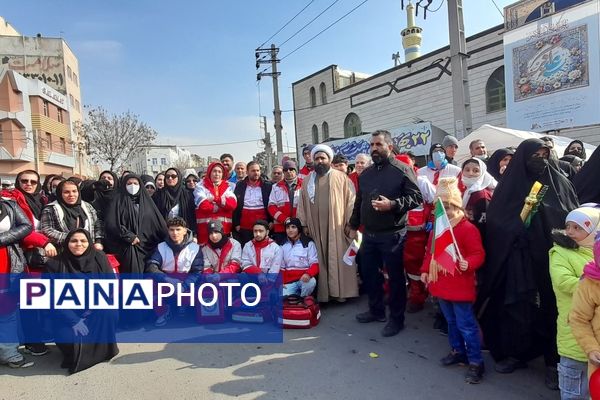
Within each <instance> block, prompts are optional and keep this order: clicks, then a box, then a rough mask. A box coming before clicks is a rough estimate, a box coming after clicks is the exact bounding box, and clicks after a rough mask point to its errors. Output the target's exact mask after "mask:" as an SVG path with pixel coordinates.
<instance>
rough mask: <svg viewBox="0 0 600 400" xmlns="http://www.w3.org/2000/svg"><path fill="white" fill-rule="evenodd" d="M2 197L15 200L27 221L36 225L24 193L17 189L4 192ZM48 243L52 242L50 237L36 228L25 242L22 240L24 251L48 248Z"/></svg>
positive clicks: (24, 239) (25, 238) (26, 237)
mask: <svg viewBox="0 0 600 400" xmlns="http://www.w3.org/2000/svg"><path fill="white" fill-rule="evenodd" d="M2 197H6V198H9V199H13V200H14V201H15V202H16V203H17V204H18V205H19V207H21V209H22V210H23V212H24V213H25V215H27V219H28V220H29V221H30V222H31V223H32V224H34V220H33V212H31V208H29V204H27V201H26V200H25V196H24V195H23V193H21V192H19V191H18V190H16V189H14V190H2ZM48 243H50V240H48V237H47V236H46V235H44V234H43V233H42V232H40V231H38V230H36V227H35V226H34V227H33V230H32V231H31V233H30V234H29V235H27V236H25V237H24V238H23V240H21V246H22V247H23V250H26V249H31V248H33V247H41V248H44V247H46V245H47V244H48Z"/></svg>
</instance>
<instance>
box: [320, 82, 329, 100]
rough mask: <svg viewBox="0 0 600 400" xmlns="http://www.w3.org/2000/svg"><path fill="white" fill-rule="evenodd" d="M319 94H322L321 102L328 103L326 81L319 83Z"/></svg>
mask: <svg viewBox="0 0 600 400" xmlns="http://www.w3.org/2000/svg"><path fill="white" fill-rule="evenodd" d="M319 94H320V95H321V104H327V88H326V87H325V83H324V82H321V85H319Z"/></svg>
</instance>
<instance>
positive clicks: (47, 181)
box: [42, 174, 58, 196]
mask: <svg viewBox="0 0 600 400" xmlns="http://www.w3.org/2000/svg"><path fill="white" fill-rule="evenodd" d="M55 176H58V175H56V174H50V175H46V178H44V184H43V185H42V190H43V191H44V193H45V194H46V196H47V195H49V194H50V192H52V189H51V188H50V182H52V179H54V177H55Z"/></svg>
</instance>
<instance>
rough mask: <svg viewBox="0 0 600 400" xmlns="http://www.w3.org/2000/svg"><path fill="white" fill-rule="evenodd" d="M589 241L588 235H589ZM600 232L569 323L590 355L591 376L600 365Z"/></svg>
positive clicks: (584, 270)
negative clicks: (599, 310) (599, 308)
mask: <svg viewBox="0 0 600 400" xmlns="http://www.w3.org/2000/svg"><path fill="white" fill-rule="evenodd" d="M588 241H589V239H588ZM598 307H600V235H596V243H595V245H594V261H592V262H589V263H588V264H586V266H585V267H584V268H583V278H582V279H581V281H579V285H578V286H577V290H576V291H575V295H574V296H573V306H572V308H571V312H570V313H569V325H570V326H571V329H572V330H573V336H575V339H576V340H577V343H578V344H579V346H581V348H582V349H583V351H584V353H585V354H586V355H587V360H588V368H587V376H588V378H589V377H590V376H591V375H592V373H593V372H594V371H596V369H597V368H598V366H600V314H599V313H598V312H597V311H596V310H597V308H598Z"/></svg>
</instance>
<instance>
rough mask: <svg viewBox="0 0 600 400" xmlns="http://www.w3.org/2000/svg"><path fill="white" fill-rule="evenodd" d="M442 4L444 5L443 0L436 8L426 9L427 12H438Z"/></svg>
mask: <svg viewBox="0 0 600 400" xmlns="http://www.w3.org/2000/svg"><path fill="white" fill-rule="evenodd" d="M443 5H444V0H442V2H441V3H440V5H439V6H438V8H436V9H435V10H430V9H427V12H432V13H434V12H438V11H440V8H442V6H443Z"/></svg>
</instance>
